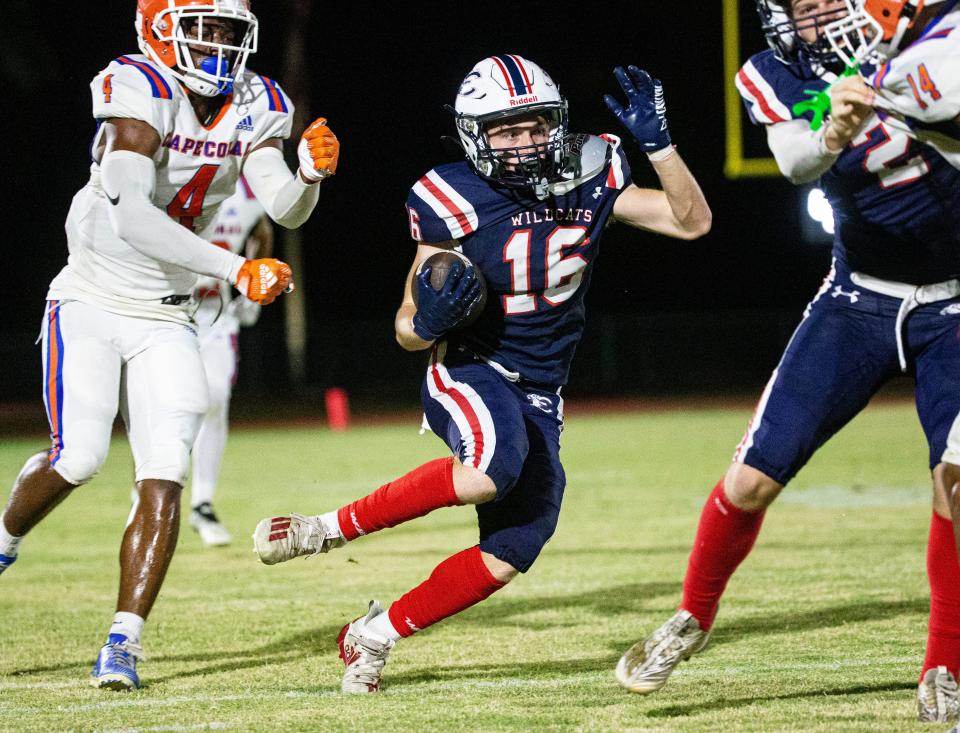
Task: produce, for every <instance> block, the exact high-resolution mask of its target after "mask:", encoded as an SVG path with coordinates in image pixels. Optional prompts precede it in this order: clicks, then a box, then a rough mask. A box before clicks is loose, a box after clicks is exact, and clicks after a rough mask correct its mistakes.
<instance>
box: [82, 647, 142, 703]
mask: <svg viewBox="0 0 960 733" xmlns="http://www.w3.org/2000/svg"><path fill="white" fill-rule="evenodd" d="M142 657H143V649H142V648H141V646H140V645H139V644H134V643H133V642H132V641H130V640H129V639H128V638H127V637H126V636H124V635H123V634H110V635H109V636H108V637H107V643H106V644H104V645H103V647H102V648H101V649H100V654H99V655H98V656H97V661H96V662H94V663H93V669H92V670H90V684H91V685H93V686H94V687H100V688H105V689H108V690H118V691H121V692H125V691H129V690H136V689H137V688H138V687H140V678H139V677H138V676H137V660H138V659H140V658H142Z"/></svg>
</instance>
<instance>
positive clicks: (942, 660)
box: [617, 0, 960, 720]
mask: <svg viewBox="0 0 960 733" xmlns="http://www.w3.org/2000/svg"><path fill="white" fill-rule="evenodd" d="M758 4H759V7H760V11H761V17H762V19H763V21H764V29H765V31H766V33H767V36H768V39H769V40H770V41H771V45H772V46H773V48H772V49H771V50H768V51H764V52H762V53H759V54H756V55H755V56H753V57H751V58H750V59H749V60H748V61H747V62H746V63H745V64H744V65H743V67H742V68H741V69H740V71H739V73H738V75H737V79H736V83H737V87H738V89H739V90H740V93H741V95H742V96H743V98H744V101H745V103H746V105H747V109H748V111H749V113H750V115H751V117H752V119H753V120H754V121H755V122H757V123H759V124H761V125H763V126H764V127H765V128H766V132H767V137H768V142H769V144H770V148H771V150H772V151H773V153H774V156H775V157H776V159H777V162H778V164H779V166H780V168H781V170H782V171H783V173H784V175H786V176H787V177H788V178H790V179H791V180H792V181H794V182H796V183H802V182H807V181H812V180H816V179H817V178H819V179H820V185H821V186H822V188H823V190H824V191H825V192H826V195H827V197H828V199H829V201H830V203H831V205H832V207H833V210H834V214H835V219H836V236H835V241H834V246H833V259H832V263H831V265H830V268H829V271H828V273H827V276H826V279H825V281H824V283H823V285H822V286H821V288H820V289H819V290H818V291H817V293H816V294H815V295H814V298H813V300H812V301H811V303H810V304H809V305H808V306H807V308H806V310H805V311H804V314H803V319H802V320H801V322H800V325H799V326H798V327H797V330H796V331H795V332H794V334H793V336H792V338H791V339H790V341H789V343H788V345H787V348H786V351H785V352H784V354H783V357H782V359H781V361H780V363H779V364H778V365H777V367H776V369H775V370H774V372H773V375H772V377H771V378H770V381H769V382H768V383H767V386H766V389H765V390H764V391H763V394H762V395H761V398H760V402H759V404H758V406H757V409H756V412H755V415H754V417H753V419H752V421H751V422H750V425H749V427H748V429H747V432H746V434H745V435H744V437H743V439H742V440H741V442H740V444H739V445H738V447H737V449H736V452H735V454H734V458H733V463H732V465H731V466H730V468H729V469H728V470H727V472H726V474H725V476H724V478H723V479H722V480H721V481H720V482H719V483H718V484H717V486H716V487H715V488H714V490H713V492H712V493H711V495H710V498H709V499H708V501H707V503H706V506H705V507H704V509H703V512H702V514H701V518H700V525H699V528H698V531H697V539H696V541H695V545H694V550H693V552H692V554H691V556H690V561H689V565H688V569H687V575H686V578H685V580H684V593H683V600H682V602H681V604H680V609H679V611H678V612H677V613H676V614H675V615H674V616H673V617H672V618H671V619H670V620H669V621H668V622H667V623H666V624H664V625H663V626H662V627H660V628H659V629H657V631H655V632H654V633H653V634H652V635H651V636H650V637H648V639H646V640H645V642H641V643H640V644H637V645H635V646H634V647H633V648H631V649H630V650H629V651H628V652H627V653H626V654H624V656H623V657H622V659H621V660H620V663H619V665H618V667H617V676H618V679H619V680H620V682H621V683H622V684H623V685H624V686H625V687H628V688H629V689H632V690H634V691H636V692H642V693H646V692H653V691H655V690H657V689H659V688H660V687H662V686H663V685H664V684H665V683H666V681H667V677H668V676H669V674H670V672H671V671H672V670H673V668H674V667H675V666H676V665H677V664H678V663H679V662H680V661H682V660H684V659H687V658H688V657H689V656H690V655H691V654H693V653H694V652H696V651H699V650H700V649H701V648H702V647H703V646H704V644H705V643H706V641H707V636H708V634H709V630H710V628H711V625H712V624H713V621H714V616H715V614H716V611H717V605H718V603H719V600H720V596H721V594H722V593H723V590H724V588H725V587H726V583H727V581H728V579H729V578H730V576H731V575H732V574H733V572H734V571H735V569H736V568H737V566H738V565H739V563H740V562H741V561H742V560H743V559H744V558H745V557H746V556H747V554H748V553H749V551H750V549H751V547H752V546H753V543H754V540H755V539H756V536H757V534H758V532H759V530H760V525H761V522H762V520H763V514H764V510H765V508H766V507H767V506H768V505H769V504H770V503H771V502H772V501H773V500H774V499H775V498H776V497H777V495H778V494H779V493H780V491H781V490H782V489H783V487H784V486H785V485H786V484H787V483H788V482H789V481H790V480H791V479H792V478H793V476H794V475H795V474H796V473H797V471H799V470H800V468H801V467H802V466H803V465H804V464H805V463H806V462H807V460H808V459H809V458H810V457H811V456H812V455H813V453H814V452H815V451H816V450H817V449H818V448H819V447H820V446H821V445H822V444H823V443H824V442H826V441H827V440H828V439H829V438H830V437H831V436H832V435H834V434H835V433H836V432H837V431H838V430H840V429H841V428H842V427H843V426H844V425H845V424H846V423H847V422H848V421H850V420H851V419H852V418H853V417H854V415H856V414H857V413H858V412H859V411H860V410H861V409H863V407H864V406H865V405H866V404H867V402H868V401H869V399H870V398H871V396H872V395H873V394H874V393H875V392H876V391H877V390H878V389H879V388H880V387H881V386H882V385H883V384H884V383H885V382H886V381H887V380H889V379H890V378H891V377H893V376H895V375H897V374H899V373H901V372H906V373H909V374H911V375H913V376H914V378H915V380H916V404H917V412H918V414H919V417H920V422H921V423H922V425H923V428H924V431H925V433H926V436H927V440H928V443H929V449H930V450H929V465H930V468H931V470H932V475H933V482H934V489H935V490H934V510H935V511H934V516H933V523H932V528H931V534H930V544H929V558H930V562H929V563H928V567H929V569H930V582H931V588H932V598H933V602H932V606H931V621H930V634H929V638H928V645H927V657H926V660H925V662H924V666H923V673H924V674H923V679H924V680H927V682H928V683H929V684H921V685H920V698H921V700H920V702H921V704H920V717H921V719H924V720H926V719H935V718H936V717H937V716H939V715H941V714H942V713H943V710H940V711H939V712H938V711H937V710H936V708H937V704H936V700H937V699H938V695H939V699H941V700H942V699H944V697H943V695H942V694H939V693H937V690H933V689H932V686H933V685H934V677H937V679H938V680H940V682H937V683H936V684H937V685H940V687H943V689H947V690H948V691H949V690H951V689H952V692H950V695H952V702H951V703H949V705H948V706H947V707H950V709H951V710H952V715H953V716H954V717H955V716H956V714H957V691H956V690H957V688H956V684H955V683H952V681H951V680H949V679H948V676H950V675H954V676H955V675H957V671H958V667H960V613H958V611H960V566H958V563H957V554H956V551H955V548H954V543H953V539H952V526H951V523H950V520H949V519H948V517H949V516H950V509H949V505H948V502H947V499H946V495H945V493H944V490H943V489H944V487H943V480H942V474H943V466H942V464H941V455H942V453H943V451H944V447H945V444H946V438H947V434H948V432H949V429H950V425H951V422H952V421H953V418H954V416H955V415H956V414H957V411H958V409H960V341H958V339H957V338H956V332H957V329H958V327H960V297H958V296H960V283H958V281H957V279H956V276H957V275H958V273H960V171H957V170H956V169H954V168H952V167H951V166H950V165H948V164H947V162H946V161H945V160H944V159H943V158H942V157H941V156H940V155H939V154H938V153H937V152H936V151H934V150H933V149H932V148H930V147H927V146H926V145H924V144H922V143H919V142H917V141H916V140H914V139H912V138H911V137H909V136H908V135H906V134H904V133H903V132H901V131H900V129H899V128H898V127H896V126H894V125H892V124H889V122H890V120H889V118H886V117H885V116H884V115H883V114H882V113H878V112H876V111H875V110H874V108H873V107H872V106H871V101H872V98H871V96H870V93H869V90H867V89H866V87H865V86H864V85H863V84H862V82H859V81H858V80H857V79H856V77H850V78H849V79H845V80H843V81H841V82H840V83H838V84H837V85H836V86H835V87H833V89H832V92H831V99H832V110H833V111H832V116H831V117H830V119H829V121H828V123H827V124H826V126H825V127H823V128H821V129H820V130H817V131H813V130H811V128H810V124H809V122H810V118H809V116H808V115H809V113H807V115H804V116H800V117H797V116H796V115H795V114H794V113H793V112H792V108H793V105H794V103H795V102H798V101H802V100H804V99H806V98H807V97H806V95H805V90H806V89H823V88H825V87H826V86H827V84H828V83H829V82H830V81H833V80H835V79H836V73H835V72H836V71H837V68H836V59H835V56H834V53H833V51H832V49H831V47H830V46H829V45H828V44H827V43H826V40H825V37H824V34H823V32H822V31H823V27H824V25H826V24H827V23H829V22H836V21H838V20H839V19H842V18H844V17H845V14H846V13H847V12H848V7H847V4H846V3H845V2H844V1H843V0H836V1H835V0H785V1H784V3H783V4H782V5H781V4H778V3H777V2H775V1H774V0H759V3H758ZM954 5H956V2H948V3H944V4H943V5H941V6H940V8H941V9H944V8H947V9H949V8H952V7H953V6H954ZM942 20H943V15H942V13H938V12H937V11H936V10H935V9H934V7H931V8H930V10H929V11H926V12H925V14H924V15H921V16H920V17H919V18H918V21H919V22H918V24H917V28H916V29H915V31H914V35H913V36H912V38H918V36H919V37H920V38H921V40H920V41H919V42H923V41H922V36H920V34H921V33H922V32H923V29H924V27H927V26H929V25H930V24H937V23H940V22H941V21H942ZM954 22H956V20H954ZM841 68H842V65H841ZM937 668H941V669H940V671H939V672H938V671H937ZM928 671H929V672H931V674H930V675H927V674H926V673H927V672H928ZM938 675H939V676H938ZM941 682H942V684H941ZM951 685H952V688H951ZM942 691H943V690H940V692H942ZM950 695H947V697H948V698H949V697H950ZM931 698H932V699H933V700H934V702H933V709H932V711H931V706H930V705H925V704H924V700H927V701H929V700H930V699H931ZM951 706H952V707H951ZM943 707H944V706H943V705H941V708H943Z"/></svg>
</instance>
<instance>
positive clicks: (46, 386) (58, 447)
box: [43, 300, 64, 466]
mask: <svg viewBox="0 0 960 733" xmlns="http://www.w3.org/2000/svg"><path fill="white" fill-rule="evenodd" d="M46 326H47V353H46V360H45V361H46V373H45V375H44V380H43V401H44V404H45V405H46V408H47V420H48V421H49V423H50V440H51V441H52V443H53V445H52V447H51V448H50V452H49V453H48V457H49V459H50V463H51V464H53V465H54V466H55V465H57V461H59V460H60V454H61V453H63V357H64V354H63V334H62V333H61V332H60V301H58V300H51V301H50V303H49V305H48V307H47V324H46Z"/></svg>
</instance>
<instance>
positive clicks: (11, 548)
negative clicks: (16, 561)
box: [0, 514, 23, 557]
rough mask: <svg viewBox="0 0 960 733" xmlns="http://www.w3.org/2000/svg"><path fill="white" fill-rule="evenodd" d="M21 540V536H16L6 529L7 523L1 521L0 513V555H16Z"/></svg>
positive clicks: (0, 515)
mask: <svg viewBox="0 0 960 733" xmlns="http://www.w3.org/2000/svg"><path fill="white" fill-rule="evenodd" d="M21 540H23V537H22V536H21V537H17V536H16V535H12V534H10V533H9V532H8V531H7V525H5V524H4V523H3V515H2V514H0V555H6V556H7V557H16V556H17V548H18V547H20V542H21Z"/></svg>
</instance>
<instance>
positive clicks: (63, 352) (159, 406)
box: [42, 300, 208, 485]
mask: <svg viewBox="0 0 960 733" xmlns="http://www.w3.org/2000/svg"><path fill="white" fill-rule="evenodd" d="M42 343H43V374H44V388H43V396H44V404H45V405H46V408H47V417H48V420H49V421H50V433H51V438H52V440H53V446H52V448H51V450H50V462H51V463H52V464H53V467H54V469H55V470H56V471H57V472H58V473H59V474H60V475H61V476H63V478H64V479H66V480H67V481H69V482H70V483H72V484H82V483H85V482H87V481H89V480H90V479H91V478H93V477H94V476H95V475H96V473H97V471H99V470H100V467H101V466H102V465H103V462H104V460H106V457H107V451H108V449H109V447H110V433H111V429H112V427H113V421H114V418H115V417H116V414H117V411H118V410H119V411H120V413H121V414H122V415H123V419H124V422H125V423H126V426H127V435H128V438H129V441H130V449H131V451H132V452H133V460H134V472H135V478H136V480H137V481H143V480H144V479H160V480H164V481H174V482H176V483H178V484H181V485H182V484H183V483H184V481H185V479H186V474H187V466H188V465H189V459H190V450H191V448H192V447H193V443H194V440H195V439H196V436H197V431H198V430H199V428H200V420H201V418H202V416H203V414H204V413H205V412H206V410H207V403H208V398H207V382H206V377H205V376H204V370H203V363H202V362H201V360H200V351H199V347H198V341H197V336H196V333H195V332H194V331H193V329H192V328H189V327H187V326H185V325H183V324H178V323H173V322H169V321H159V320H151V319H146V318H134V317H131V316H122V315H118V314H115V313H110V312H108V311H105V310H102V309H101V308H99V307H96V306H92V305H89V304H87V303H81V302H80V301H75V300H70V301H62V302H61V301H49V302H48V303H47V311H46V314H45V316H44V321H43V329H42Z"/></svg>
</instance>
